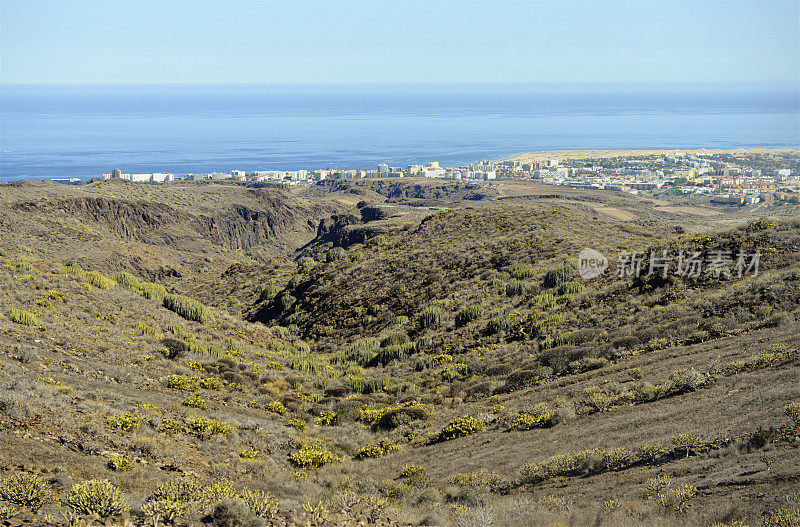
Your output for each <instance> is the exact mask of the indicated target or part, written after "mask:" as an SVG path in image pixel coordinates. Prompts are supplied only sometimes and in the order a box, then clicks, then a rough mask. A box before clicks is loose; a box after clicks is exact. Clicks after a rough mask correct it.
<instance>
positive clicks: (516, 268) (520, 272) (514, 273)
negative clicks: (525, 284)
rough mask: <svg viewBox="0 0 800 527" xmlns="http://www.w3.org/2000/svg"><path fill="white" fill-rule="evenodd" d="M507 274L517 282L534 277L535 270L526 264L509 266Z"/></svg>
mask: <svg viewBox="0 0 800 527" xmlns="http://www.w3.org/2000/svg"><path fill="white" fill-rule="evenodd" d="M508 274H510V275H511V277H512V278H515V279H517V280H525V279H526V278H532V277H533V276H534V275H536V270H535V269H534V268H533V267H531V266H530V265H528V264H524V263H517V264H514V265H512V266H511V268H510V269H509V270H508Z"/></svg>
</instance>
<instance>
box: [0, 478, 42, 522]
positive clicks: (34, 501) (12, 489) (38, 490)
mask: <svg viewBox="0 0 800 527" xmlns="http://www.w3.org/2000/svg"><path fill="white" fill-rule="evenodd" d="M0 498H3V499H4V500H6V501H7V502H8V503H10V504H12V505H16V506H18V507H27V508H29V509H30V510H31V511H33V512H36V511H38V510H39V509H41V508H42V507H44V506H45V505H48V504H50V503H53V502H54V501H55V496H54V494H53V489H51V488H50V485H48V484H47V482H45V481H44V479H42V478H41V477H40V476H37V475H35V474H25V473H19V474H14V475H11V476H6V477H4V478H3V479H2V480H0Z"/></svg>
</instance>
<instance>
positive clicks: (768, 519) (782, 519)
mask: <svg viewBox="0 0 800 527" xmlns="http://www.w3.org/2000/svg"><path fill="white" fill-rule="evenodd" d="M761 521H762V524H761V525H762V527H797V526H798V525H800V508H798V507H783V508H781V509H778V510H775V511H771V512H769V513H767V514H766V515H765V516H764V518H763V519H762V520H761Z"/></svg>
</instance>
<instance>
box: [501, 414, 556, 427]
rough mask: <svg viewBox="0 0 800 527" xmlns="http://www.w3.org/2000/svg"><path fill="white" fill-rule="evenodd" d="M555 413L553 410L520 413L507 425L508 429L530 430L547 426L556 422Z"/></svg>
mask: <svg viewBox="0 0 800 527" xmlns="http://www.w3.org/2000/svg"><path fill="white" fill-rule="evenodd" d="M556 418H557V413H556V412H555V411H554V410H551V411H548V412H542V413H535V414H522V415H520V416H519V417H517V418H516V419H514V420H513V421H512V422H511V424H510V425H509V427H508V429H509V430H532V429H534V428H547V427H550V426H553V425H554V424H555V423H556Z"/></svg>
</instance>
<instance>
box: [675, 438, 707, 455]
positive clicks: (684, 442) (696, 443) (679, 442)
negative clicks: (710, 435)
mask: <svg viewBox="0 0 800 527" xmlns="http://www.w3.org/2000/svg"><path fill="white" fill-rule="evenodd" d="M672 444H673V445H675V446H676V447H678V448H684V449H686V457H689V452H691V450H692V449H693V448H698V447H700V446H702V445H703V438H702V437H700V436H698V435H694V434H675V435H674V436H672Z"/></svg>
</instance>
